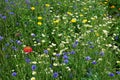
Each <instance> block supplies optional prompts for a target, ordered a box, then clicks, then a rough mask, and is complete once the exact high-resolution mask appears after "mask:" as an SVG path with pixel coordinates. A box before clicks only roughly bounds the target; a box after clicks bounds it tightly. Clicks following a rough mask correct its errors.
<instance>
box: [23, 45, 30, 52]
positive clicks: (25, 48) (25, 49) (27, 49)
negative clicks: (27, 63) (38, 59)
mask: <svg viewBox="0 0 120 80" xmlns="http://www.w3.org/2000/svg"><path fill="white" fill-rule="evenodd" d="M23 50H24V52H25V53H30V52H32V48H31V47H30V46H26V47H24V49H23Z"/></svg>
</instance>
